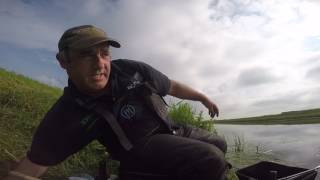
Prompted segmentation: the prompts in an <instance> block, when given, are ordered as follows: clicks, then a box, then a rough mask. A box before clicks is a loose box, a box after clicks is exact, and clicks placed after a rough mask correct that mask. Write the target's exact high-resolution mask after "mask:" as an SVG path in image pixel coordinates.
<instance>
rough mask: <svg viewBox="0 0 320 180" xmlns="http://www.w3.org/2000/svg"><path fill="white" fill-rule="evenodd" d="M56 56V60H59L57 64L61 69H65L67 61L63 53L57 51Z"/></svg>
mask: <svg viewBox="0 0 320 180" xmlns="http://www.w3.org/2000/svg"><path fill="white" fill-rule="evenodd" d="M56 58H57V60H58V61H59V64H60V66H61V67H62V68H63V69H66V68H67V64H68V61H67V59H66V57H65V54H64V53H63V52H58V53H57V54H56Z"/></svg>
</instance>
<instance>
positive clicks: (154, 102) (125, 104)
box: [76, 64, 172, 151]
mask: <svg viewBox="0 0 320 180" xmlns="http://www.w3.org/2000/svg"><path fill="white" fill-rule="evenodd" d="M112 69H113V70H115V71H116V73H114V74H113V77H112V94H113V97H114V99H115V103H114V105H113V109H112V112H110V110H108V109H106V108H104V109H103V108H102V107H103V105H101V104H100V103H94V104H92V103H90V104H86V103H85V102H84V101H82V100H81V99H79V98H77V99H76V102H77V104H78V105H80V106H81V107H84V108H85V109H88V110H91V111H92V110H93V111H95V112H96V113H98V114H100V115H101V116H102V117H103V118H104V119H105V120H106V121H107V123H108V124H109V125H110V127H111V128H112V130H113V131H114V133H115V134H116V135H117V137H118V140H119V142H120V144H121V145H122V146H123V148H124V149H125V150H127V151H128V150H130V149H131V148H132V147H133V143H132V142H135V141H136V140H139V139H140V138H142V137H144V136H148V135H151V134H153V133H154V132H155V131H156V130H158V128H160V127H162V128H163V127H164V128H165V129H166V132H168V133H172V128H171V125H172V122H171V121H170V119H169V118H168V112H167V107H166V106H167V104H166V103H165V101H164V99H163V98H162V97H161V96H160V95H158V94H157V91H156V90H155V89H154V88H153V87H152V85H151V84H150V83H148V82H146V81H144V79H143V77H142V76H141V74H140V73H139V72H135V73H134V74H133V76H132V75H129V74H127V73H124V72H123V71H122V70H121V69H120V68H119V67H117V66H116V65H115V64H113V65H112ZM146 112H147V113H146ZM139 113H140V114H139ZM135 116H137V117H135Z"/></svg>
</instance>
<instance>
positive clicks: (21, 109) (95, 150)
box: [0, 69, 104, 179]
mask: <svg viewBox="0 0 320 180" xmlns="http://www.w3.org/2000/svg"><path fill="white" fill-rule="evenodd" d="M61 94H62V90H61V89H58V88H53V87H50V86H47V85H44V84H42V83H39V82H36V81H34V80H31V79H29V78H26V77H23V76H21V75H17V74H14V73H11V72H7V71H5V70H3V69H0V179H1V177H3V176H4V175H5V174H6V173H7V172H8V170H9V169H10V168H12V166H13V164H14V163H13V162H15V161H18V160H20V159H21V158H22V157H23V156H24V155H25V153H26V151H27V150H28V147H29V146H30V143H31V139H32V135H33V133H34V131H35V129H36V127H37V125H38V124H39V122H40V120H41V118H42V117H43V116H44V114H45V113H46V112H47V110H48V109H49V108H50V107H51V106H52V105H53V103H54V102H55V101H56V100H57V99H58V97H59V96H60V95H61ZM103 149H104V148H103V147H101V146H100V145H99V144H97V143H96V142H94V143H91V144H90V145H89V146H87V147H86V148H85V149H84V150H82V151H81V152H79V153H77V154H76V155H74V156H73V157H71V158H69V159H68V160H67V161H65V162H64V163H62V164H60V165H58V166H56V167H53V168H50V170H49V171H48V173H46V175H45V177H44V179H63V177H67V176H68V175H71V174H76V173H78V172H89V173H94V171H96V170H97V168H98V162H99V161H100V159H102V158H104V153H103ZM94 154H95V155H94ZM96 154H100V155H98V156H97V155H96Z"/></svg>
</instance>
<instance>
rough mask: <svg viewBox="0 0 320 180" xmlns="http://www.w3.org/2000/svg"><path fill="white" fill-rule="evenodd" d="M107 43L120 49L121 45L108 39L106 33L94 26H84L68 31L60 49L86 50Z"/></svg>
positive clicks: (59, 44)
mask: <svg viewBox="0 0 320 180" xmlns="http://www.w3.org/2000/svg"><path fill="white" fill-rule="evenodd" d="M103 42H106V43H108V44H109V45H110V46H113V47H116V48H119V47H120V43H118V42H117V41H116V40H113V39H111V38H109V37H107V34H106V32H104V31H103V30H102V29H100V28H97V27H95V26H92V25H83V26H77V27H73V28H70V29H68V30H66V31H65V32H64V33H63V35H62V36H61V38H60V40H59V43H58V48H59V51H63V50H64V49H66V48H70V49H85V48H88V47H91V46H94V45H97V44H100V43H103Z"/></svg>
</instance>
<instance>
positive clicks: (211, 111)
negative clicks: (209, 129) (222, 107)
mask: <svg viewBox="0 0 320 180" xmlns="http://www.w3.org/2000/svg"><path fill="white" fill-rule="evenodd" d="M209 115H210V116H211V117H212V118H214V117H215V116H216V115H217V117H218V116H219V109H218V108H217V106H215V105H214V104H213V105H212V107H211V108H210V109H209Z"/></svg>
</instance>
